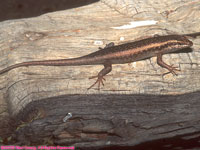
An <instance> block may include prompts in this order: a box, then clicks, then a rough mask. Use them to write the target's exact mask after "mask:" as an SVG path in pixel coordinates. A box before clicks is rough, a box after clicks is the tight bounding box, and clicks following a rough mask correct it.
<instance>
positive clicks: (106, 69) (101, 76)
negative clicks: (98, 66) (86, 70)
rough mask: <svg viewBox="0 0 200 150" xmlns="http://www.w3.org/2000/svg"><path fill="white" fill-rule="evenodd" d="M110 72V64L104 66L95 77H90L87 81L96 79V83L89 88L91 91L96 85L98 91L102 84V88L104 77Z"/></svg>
mask: <svg viewBox="0 0 200 150" xmlns="http://www.w3.org/2000/svg"><path fill="white" fill-rule="evenodd" d="M111 70H112V65H111V64H105V65H104V68H103V69H102V70H101V71H100V72H99V73H98V75H97V76H92V77H90V78H89V79H93V78H97V80H96V82H94V84H92V85H91V86H90V87H89V88H88V90H89V89H91V88H92V87H93V86H94V85H96V84H97V83H98V90H100V86H101V84H102V86H104V83H103V80H104V81H105V80H106V79H105V78H104V76H105V75H107V74H108V73H109V72H111Z"/></svg>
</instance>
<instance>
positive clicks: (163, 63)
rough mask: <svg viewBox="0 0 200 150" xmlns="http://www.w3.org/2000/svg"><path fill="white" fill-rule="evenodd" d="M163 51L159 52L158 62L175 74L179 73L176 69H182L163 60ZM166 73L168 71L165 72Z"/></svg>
mask: <svg viewBox="0 0 200 150" xmlns="http://www.w3.org/2000/svg"><path fill="white" fill-rule="evenodd" d="M162 55H163V54H162V53H158V54H157V64H158V65H159V66H161V67H163V68H166V69H167V70H169V72H170V73H172V74H173V75H177V73H176V72H175V71H180V70H179V69H177V67H173V65H168V64H166V63H165V62H164V61H163V60H162ZM165 74H166V73H165ZM165 74H164V75H165Z"/></svg>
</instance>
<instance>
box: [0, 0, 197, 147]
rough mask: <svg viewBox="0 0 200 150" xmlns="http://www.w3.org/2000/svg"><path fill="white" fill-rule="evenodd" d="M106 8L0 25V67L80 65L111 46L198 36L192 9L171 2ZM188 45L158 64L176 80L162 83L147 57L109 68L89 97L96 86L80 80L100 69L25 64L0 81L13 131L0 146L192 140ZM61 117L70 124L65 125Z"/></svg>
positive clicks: (193, 91) (193, 73)
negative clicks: (54, 62)
mask: <svg viewBox="0 0 200 150" xmlns="http://www.w3.org/2000/svg"><path fill="white" fill-rule="evenodd" d="M114 2H115V1H103V0H102V1H100V2H98V3H94V4H91V5H88V6H84V7H79V8H74V9H70V10H66V11H60V12H55V13H49V14H45V15H42V16H39V17H35V18H29V19H20V20H10V21H5V22H1V23H0V33H1V34H0V41H1V43H0V44H1V47H0V56H1V57H0V63H1V69H3V68H5V67H7V66H10V65H13V64H16V63H20V62H26V61H33V60H47V59H66V58H74V57H79V56H83V55H86V54H89V53H91V52H94V51H97V50H98V47H104V46H105V45H106V44H108V43H110V42H114V43H115V45H118V44H121V43H126V42H130V41H133V40H136V39H138V38H144V37H146V36H153V35H155V34H158V35H167V34H173V33H176V34H183V33H192V32H199V31H200V28H199V23H200V20H199V16H200V11H199V8H200V3H199V2H198V1H195V2H190V1H189V0H188V1H184V4H183V2H179V3H176V5H174V3H173V1H169V0H168V1H166V3H163V2H157V3H155V4H154V3H151V4H150V3H148V2H147V3H145V2H144V3H143V4H142V5H141V3H139V1H134V2H135V3H134V4H132V3H131V2H132V1H126V3H123V1H116V2H117V4H116V5H114ZM155 2H156V1H155ZM166 6H168V7H166ZM161 7H162V8H161ZM120 8H121V9H120ZM161 10H162V11H161ZM183 12H184V15H183ZM108 14H109V15H108ZM152 19H153V20H155V21H157V23H156V24H154V25H149V26H141V27H134V28H133V27H132V28H129V29H119V27H123V26H124V25H128V24H129V23H130V22H131V21H144V20H152ZM134 23H135V24H136V22H134ZM191 40H192V41H193V43H194V46H193V47H192V50H193V51H191V50H190V51H186V52H181V53H173V54H167V55H164V58H163V59H164V61H165V62H166V63H168V64H174V65H175V66H178V67H179V68H180V69H181V72H180V73H179V75H178V76H173V75H171V74H168V75H166V76H164V77H163V76H162V74H163V73H165V72H167V71H166V70H165V69H163V68H161V67H159V66H158V65H157V64H156V58H155V57H153V58H150V59H147V60H142V61H138V62H133V63H130V64H122V65H113V70H112V72H111V73H110V74H109V75H107V76H106V82H105V86H104V87H102V89H101V90H100V91H98V90H96V88H93V89H91V90H89V91H88V90H87V88H88V87H89V86H90V85H91V84H93V83H94V81H95V80H89V79H88V77H90V76H93V75H97V74H98V72H99V71H100V70H101V68H102V67H103V66H76V67H74V66H67V67H66V66H59V67H56V66H55V67H52V66H30V67H21V68H17V69H13V70H11V71H9V72H8V73H5V74H3V75H1V76H0V83H1V84H0V86H1V92H0V96H1V101H2V102H1V103H2V105H0V107H1V108H4V109H2V110H5V108H6V107H5V106H6V104H7V108H8V110H9V111H8V112H9V113H7V112H5V111H2V112H4V115H2V116H3V117H1V120H4V119H5V118H6V117H7V116H9V117H10V121H7V122H8V123H9V125H11V126H10V127H9V130H10V132H7V131H6V130H5V129H7V128H6V127H5V125H4V126H3V125H2V126H3V127H4V128H3V127H2V128H1V129H2V132H1V133H2V135H0V136H2V137H4V135H6V134H7V137H10V138H9V139H10V140H8V138H7V140H4V141H6V142H7V143H18V144H20V145H29V144H30V145H38V144H47V145H75V146H76V147H79V148H86V147H87V148H101V147H108V146H124V145H125V146H142V145H141V144H142V143H147V142H149V141H152V143H153V144H155V143H156V142H159V140H161V139H169V140H166V141H169V143H170V140H171V139H173V138H180V139H182V138H187V140H186V141H189V140H190V139H194V136H195V138H196V137H199V132H200V129H199V114H200V113H199V110H200V109H199V106H200V103H199V94H200V93H199V89H200V77H199V75H198V74H199V73H200V61H199V60H200V53H199V47H200V45H199V44H198V43H199V41H200V38H197V39H191ZM5 102H6V103H5ZM7 108H6V109H7ZM68 113H72V117H71V118H70V119H68V120H67V121H66V122H63V118H64V117H65V116H66V114H68ZM11 132H12V136H11V135H10V133H11ZM33 135H37V136H33ZM189 135H193V136H192V137H188V136H189ZM154 142H155V143H154ZM169 143H167V144H166V143H164V144H161V145H163V146H166V145H169ZM197 143H198V142H197ZM150 144H151V143H150ZM171 145H172V146H173V143H171Z"/></svg>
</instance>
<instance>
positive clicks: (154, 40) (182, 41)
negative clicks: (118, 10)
mask: <svg viewBox="0 0 200 150" xmlns="http://www.w3.org/2000/svg"><path fill="white" fill-rule="evenodd" d="M199 35H200V32H197V33H191V34H184V35H178V34H175V35H165V36H154V37H150V38H146V39H142V40H139V41H134V42H130V43H125V44H121V45H116V46H114V44H113V43H110V44H108V45H106V47H105V48H100V50H99V51H96V52H93V53H90V54H88V55H85V56H82V57H78V58H72V59H58V60H41V61H29V62H22V63H18V64H14V65H11V66H9V67H7V68H5V69H3V70H1V71H0V74H3V73H5V72H7V71H9V70H12V69H14V68H18V67H24V66H36V65H43V66H80V65H104V68H103V69H102V70H101V71H100V72H99V73H98V75H96V76H92V77H90V78H89V79H92V78H97V80H96V82H95V83H94V84H92V85H91V86H90V87H89V88H88V89H90V88H92V87H93V86H94V85H95V84H97V83H98V89H100V85H101V84H102V85H104V83H103V80H105V79H104V76H105V75H106V74H108V73H109V72H111V70H112V65H113V64H124V63H130V62H135V61H139V60H142V59H146V58H150V57H153V56H156V57H157V63H158V65H160V66H161V67H164V68H166V69H168V70H169V72H170V73H172V74H174V75H177V74H176V72H175V71H180V70H178V69H177V67H173V66H170V65H168V64H166V63H165V62H163V60H162V55H163V54H166V53H171V52H175V51H177V50H180V49H184V48H189V47H191V46H192V45H193V43H192V41H190V40H189V39H188V37H192V38H196V36H199Z"/></svg>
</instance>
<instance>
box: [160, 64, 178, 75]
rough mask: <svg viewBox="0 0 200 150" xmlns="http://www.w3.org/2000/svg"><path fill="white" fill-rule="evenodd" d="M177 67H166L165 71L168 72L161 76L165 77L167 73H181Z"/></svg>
mask: <svg viewBox="0 0 200 150" xmlns="http://www.w3.org/2000/svg"><path fill="white" fill-rule="evenodd" d="M177 68H178V67H173V65H171V66H170V65H169V66H168V67H167V69H168V70H169V72H166V73H164V74H163V75H162V76H165V75H167V74H169V73H172V74H173V75H176V76H177V75H178V74H177V73H176V72H175V71H181V70H180V69H177Z"/></svg>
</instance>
